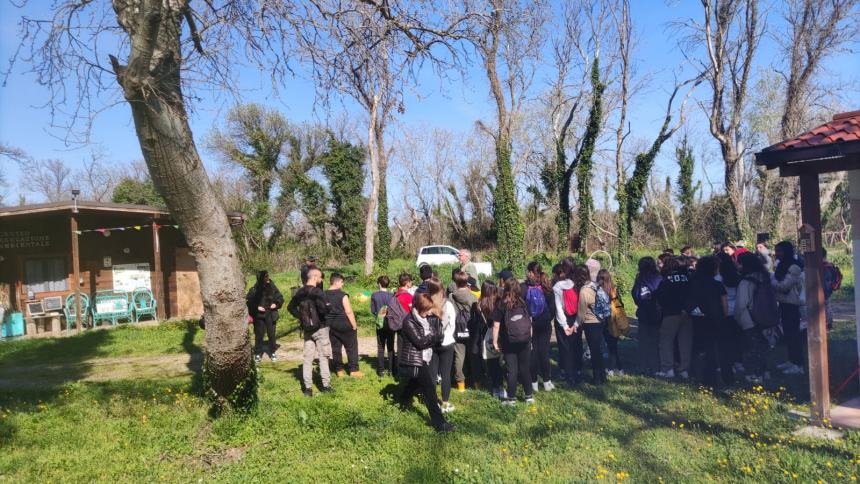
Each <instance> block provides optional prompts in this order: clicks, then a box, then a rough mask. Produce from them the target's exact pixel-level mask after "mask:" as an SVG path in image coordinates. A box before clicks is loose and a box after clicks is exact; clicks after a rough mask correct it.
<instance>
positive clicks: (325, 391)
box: [320, 387, 334, 393]
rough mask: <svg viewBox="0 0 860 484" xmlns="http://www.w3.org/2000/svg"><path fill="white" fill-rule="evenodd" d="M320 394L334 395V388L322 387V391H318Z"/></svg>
mask: <svg viewBox="0 0 860 484" xmlns="http://www.w3.org/2000/svg"><path fill="white" fill-rule="evenodd" d="M320 393H334V388H332V387H323V389H322V390H320Z"/></svg>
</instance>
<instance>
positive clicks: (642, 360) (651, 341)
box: [637, 321, 660, 374]
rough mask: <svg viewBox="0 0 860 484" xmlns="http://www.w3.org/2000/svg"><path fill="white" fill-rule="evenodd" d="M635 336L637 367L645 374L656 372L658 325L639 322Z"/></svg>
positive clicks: (657, 365) (658, 342) (658, 348)
mask: <svg viewBox="0 0 860 484" xmlns="http://www.w3.org/2000/svg"><path fill="white" fill-rule="evenodd" d="M637 336H638V338H639V347H638V348H637V352H638V353H639V366H640V367H641V368H642V371H643V372H644V373H645V374H651V373H654V372H655V371H658V370H659V369H660V325H658V324H653V323H643V322H641V321H640V322H639V327H638V328H637Z"/></svg>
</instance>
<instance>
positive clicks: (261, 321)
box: [254, 317, 277, 355]
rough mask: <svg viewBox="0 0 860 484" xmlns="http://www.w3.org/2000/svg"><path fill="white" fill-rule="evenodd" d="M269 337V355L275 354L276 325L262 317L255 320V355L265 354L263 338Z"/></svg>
mask: <svg viewBox="0 0 860 484" xmlns="http://www.w3.org/2000/svg"><path fill="white" fill-rule="evenodd" d="M266 334H268V335H269V355H274V354H275V348H276V346H275V344H276V343H277V336H276V335H275V323H273V322H272V320H271V319H269V318H265V317H260V318H254V354H256V355H262V354H263V337H264V336H265V335H266Z"/></svg>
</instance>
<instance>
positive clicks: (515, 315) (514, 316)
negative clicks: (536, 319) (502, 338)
mask: <svg viewBox="0 0 860 484" xmlns="http://www.w3.org/2000/svg"><path fill="white" fill-rule="evenodd" d="M505 334H507V336H508V342H510V343H528V342H529V340H531V337H532V318H531V317H530V316H529V311H528V309H527V308H526V307H525V306H515V307H513V308H510V309H507V310H506V311H505Z"/></svg>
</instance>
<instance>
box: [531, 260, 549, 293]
mask: <svg viewBox="0 0 860 484" xmlns="http://www.w3.org/2000/svg"><path fill="white" fill-rule="evenodd" d="M526 279H527V280H528V283H529V284H530V285H532V286H535V285H540V286H541V288H542V289H543V292H551V291H552V286H551V285H550V283H549V278H548V277H547V276H546V273H545V272H544V271H543V267H541V265H540V263H538V262H537V261H531V262H529V265H528V266H526Z"/></svg>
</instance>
